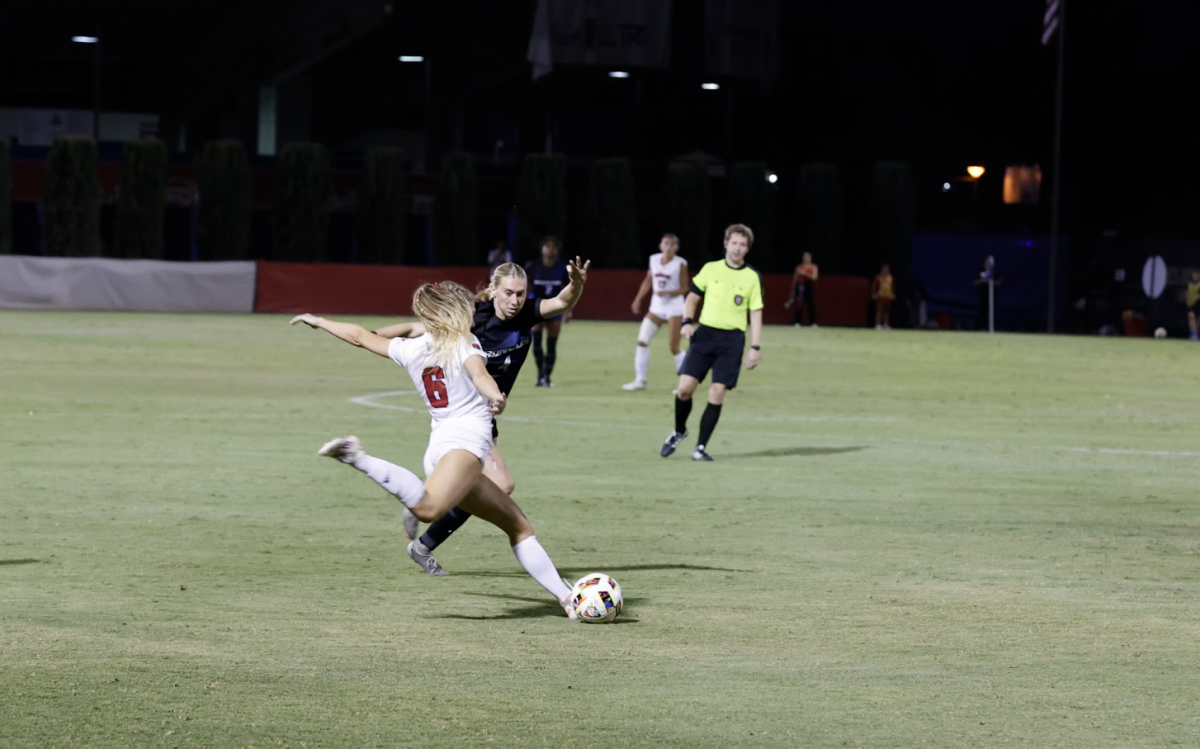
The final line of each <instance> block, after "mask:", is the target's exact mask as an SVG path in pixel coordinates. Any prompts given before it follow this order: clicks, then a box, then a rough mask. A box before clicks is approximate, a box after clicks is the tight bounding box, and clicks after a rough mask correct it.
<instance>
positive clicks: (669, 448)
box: [659, 429, 688, 458]
mask: <svg viewBox="0 0 1200 749" xmlns="http://www.w3.org/2000/svg"><path fill="white" fill-rule="evenodd" d="M687 435H688V433H687V430H686V429H684V430H683V432H682V433H680V432H671V434H670V435H669V436H668V437H667V441H666V442H664V443H663V446H662V450H660V451H659V455H661V456H663V457H664V458H669V457H671V453H673V452H675V448H677V447H679V443H680V442H683V439H684V437H687Z"/></svg>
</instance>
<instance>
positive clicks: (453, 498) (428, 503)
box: [406, 450, 483, 523]
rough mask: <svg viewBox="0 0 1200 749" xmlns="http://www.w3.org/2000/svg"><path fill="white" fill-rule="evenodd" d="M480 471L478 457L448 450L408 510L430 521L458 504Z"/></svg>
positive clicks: (481, 469)
mask: <svg viewBox="0 0 1200 749" xmlns="http://www.w3.org/2000/svg"><path fill="white" fill-rule="evenodd" d="M482 473H483V466H482V465H480V463H479V458H477V457H475V456H474V455H472V454H471V453H470V452H468V451H467V450H451V451H449V452H448V453H446V454H445V455H443V456H442V458H441V460H439V461H438V463H437V465H436V466H434V468H433V473H430V474H429V477H428V478H427V479H426V480H425V495H424V496H423V497H421V500H420V501H419V502H417V503H416V504H414V505H412V506H410V507H409V509H410V510H412V513H413V514H414V515H416V516H417V519H418V520H421V521H423V522H426V523H432V522H433V521H434V520H437V519H438V518H440V517H441V516H442V515H445V514H446V513H447V512H448V511H449V510H450V509H451V508H453V507H455V506H457V505H458V503H459V502H461V501H462V500H463V497H465V496H467V493H468V492H469V491H471V488H472V487H473V486H474V485H475V482H477V481H478V480H479V477H480V475H481V474H482ZM406 504H407V503H406Z"/></svg>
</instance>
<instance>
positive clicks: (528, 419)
mask: <svg viewBox="0 0 1200 749" xmlns="http://www.w3.org/2000/svg"><path fill="white" fill-rule="evenodd" d="M416 394H417V392H416V391H415V390H388V391H386V392H382V393H369V394H367V395H360V396H357V397H355V398H351V399H350V402H351V403H356V404H358V405H360V406H370V407H371V408H384V409H387V410H389V411H401V412H403V413H425V412H426V409H425V408H424V407H422V408H409V407H408V406H396V405H393V404H391V403H376V400H377V399H379V398H391V397H395V396H398V395H416ZM501 418H502V419H503V420H505V421H517V422H521V423H526V424H561V425H563V426H573V427H588V428H592V429H595V428H603V427H610V428H617V429H638V430H644V431H651V432H661V431H663V427H652V426H648V425H645V424H627V423H619V422H593V421H570V420H568V419H554V418H541V417H537V416H502V417H501ZM791 420H792V421H801V420H803V419H802V418H794V419H791ZM812 420H813V421H821V420H823V421H835V420H840V421H846V422H853V421H861V422H865V421H891V422H897V421H902V419H887V418H878V419H871V418H867V417H864V418H853V417H847V418H843V419H837V418H836V417H828V418H825V417H812ZM759 421H767V420H766V419H759ZM668 426H669V425H668ZM722 431H727V432H728V433H732V434H751V435H757V436H759V437H777V438H785V439H795V438H797V437H805V438H808V439H819V440H825V441H828V440H838V441H843V442H853V441H856V442H868V443H881V442H890V443H894V444H908V445H937V446H943V447H945V446H958V445H962V444H964V443H963V442H962V441H953V442H952V441H948V440H917V439H905V438H900V437H880V438H872V437H847V436H846V435H832V434H829V435H823V434H803V433H796V432H763V431H760V430H757V429H756V430H753V431H746V430H738V429H730V430H722ZM971 444H974V445H976V446H977V447H987V448H993V447H1014V446H1015V447H1023V448H1025V449H1029V450H1051V451H1054V452H1073V453H1090V454H1094V455H1134V456H1146V457H1162V458H1200V452H1184V451H1176V450H1128V449H1123V448H1117V447H1070V446H1067V445H1035V444H1025V445H1022V444H1018V443H983V442H974V443H971Z"/></svg>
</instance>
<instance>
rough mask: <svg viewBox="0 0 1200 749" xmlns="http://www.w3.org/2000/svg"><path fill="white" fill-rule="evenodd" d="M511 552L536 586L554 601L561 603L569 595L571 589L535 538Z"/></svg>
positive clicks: (518, 545) (526, 540) (524, 542)
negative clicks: (541, 588)
mask: <svg viewBox="0 0 1200 749" xmlns="http://www.w3.org/2000/svg"><path fill="white" fill-rule="evenodd" d="M512 550H513V554H514V555H515V556H516V557H517V561H518V562H520V563H521V566H522V567H524V568H525V571H526V572H528V573H529V576H530V577H532V578H533V579H534V580H537V581H538V585H541V586H542V587H543V588H545V589H546V590H548V591H550V595H552V596H554V600H556V601H559V602H561V601H562V600H563V599H564V598H566V597H567V596H568V595H570V594H571V589H570V588H568V587H567V586H566V583H564V582H563V581H562V578H561V577H559V576H558V569H557V568H555V566H554V562H551V561H550V555H549V554H547V553H546V550H545V549H543V548H542V545H541V544H539V543H538V540H537V536H530V537H529V538H527V539H525V540H524V541H522V542H521V543H519V544H517V545H516V546H514V547H512Z"/></svg>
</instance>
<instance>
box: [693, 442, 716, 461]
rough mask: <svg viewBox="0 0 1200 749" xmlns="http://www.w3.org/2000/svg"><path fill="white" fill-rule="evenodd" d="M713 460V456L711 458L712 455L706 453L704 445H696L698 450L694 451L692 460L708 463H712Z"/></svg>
mask: <svg viewBox="0 0 1200 749" xmlns="http://www.w3.org/2000/svg"><path fill="white" fill-rule="evenodd" d="M712 459H713V456H711V455H709V454H708V453H706V452H704V446H703V445H696V449H695V450H693V451H692V460H707V461H711V460H712Z"/></svg>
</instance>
